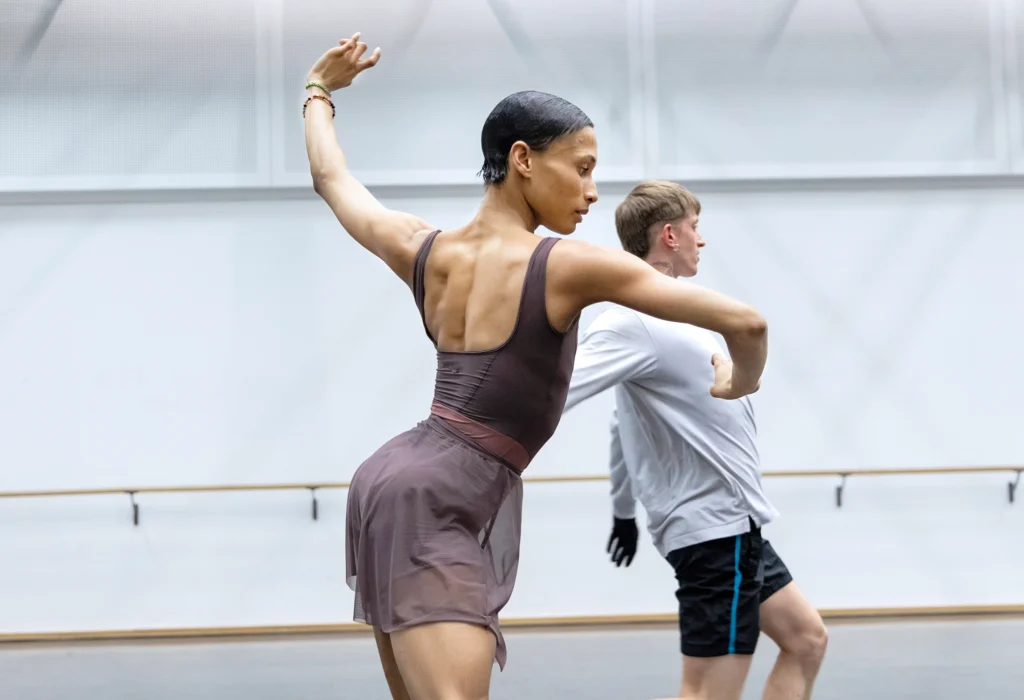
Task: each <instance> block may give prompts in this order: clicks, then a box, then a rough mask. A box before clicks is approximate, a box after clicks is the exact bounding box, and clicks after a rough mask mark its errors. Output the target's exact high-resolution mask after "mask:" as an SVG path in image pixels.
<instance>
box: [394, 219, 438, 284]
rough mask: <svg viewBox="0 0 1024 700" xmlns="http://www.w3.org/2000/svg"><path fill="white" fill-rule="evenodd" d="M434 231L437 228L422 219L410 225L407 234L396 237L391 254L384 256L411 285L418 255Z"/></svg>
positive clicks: (397, 273) (395, 270) (403, 279)
mask: <svg viewBox="0 0 1024 700" xmlns="http://www.w3.org/2000/svg"><path fill="white" fill-rule="evenodd" d="M410 223H411V222H410ZM434 231H437V229H436V228H431V227H428V226H427V225H426V224H425V222H422V221H419V222H416V223H415V224H413V225H410V226H409V227H408V230H407V233H406V235H404V236H398V237H396V241H395V246H394V248H392V249H391V250H390V251H389V253H390V254H389V255H388V256H387V257H384V262H385V263H387V265H388V267H390V268H391V269H392V270H393V271H394V272H395V274H396V275H398V276H399V277H400V278H401V279H402V281H403V282H405V283H406V284H407V285H408V286H410V287H411V286H412V275H413V268H414V267H415V264H416V255H417V254H418V253H419V251H420V248H422V247H423V244H424V243H425V242H426V240H427V237H428V236H429V235H430V234H432V233H433V232H434Z"/></svg>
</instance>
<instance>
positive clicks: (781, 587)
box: [565, 181, 827, 700]
mask: <svg viewBox="0 0 1024 700" xmlns="http://www.w3.org/2000/svg"><path fill="white" fill-rule="evenodd" d="M700 210H701V206H700V202H699V201H698V200H697V198H696V197H694V196H693V195H692V194H691V193H690V192H688V191H687V190H686V189H684V188H683V187H681V186H679V185H677V184H674V183H670V182H662V181H647V182H642V183H640V184H639V185H637V186H636V187H635V188H633V190H632V191H631V192H630V193H629V195H628V196H627V197H626V198H625V200H624V201H623V202H621V203H620V204H619V206H618V207H617V208H616V210H615V227H616V230H617V232H618V235H619V240H620V241H621V243H622V247H623V248H624V249H625V250H626V251H627V252H629V253H632V254H633V255H636V256H637V257H639V258H642V259H643V260H645V261H646V262H647V263H649V264H650V265H652V266H653V267H655V268H656V269H658V270H661V271H662V272H664V273H665V274H666V275H669V276H670V277H692V276H694V275H695V274H696V273H697V265H698V262H699V259H700V249H701V248H703V247H704V240H703V239H702V238H701V236H700V234H699V233H698V232H697V219H698V216H699V214H700ZM680 284H686V282H683V281H680ZM731 372H732V363H731V361H730V360H729V358H728V357H726V355H725V352H724V351H723V350H722V347H721V346H720V345H719V343H718V341H717V340H716V338H715V336H714V335H713V334H711V333H710V332H708V331H706V330H703V329H700V328H697V327H695V326H692V325H689V324H682V323H669V322H665V321H661V320H659V319H655V318H652V317H650V316H647V315H644V314H641V313H637V312H635V311H633V310H630V309H626V308H623V307H619V306H617V307H613V308H612V309H610V310H608V311H605V312H604V313H602V314H601V316H599V317H598V318H597V320H595V321H594V323H593V324H592V325H591V326H590V327H589V328H588V329H587V331H586V334H585V335H584V337H583V338H582V340H581V342H580V345H579V348H578V350H577V353H576V364H575V369H574V371H573V375H572V382H571V384H570V389H569V397H568V400H567V402H566V406H565V410H566V411H568V410H569V409H571V408H572V407H573V406H574V405H576V404H577V403H579V402H580V401H582V400H584V399H586V398H589V397H591V396H593V395H595V394H598V393H600V392H602V391H604V390H605V389H608V388H611V387H614V389H615V404H616V405H615V412H614V413H613V415H612V424H611V432H612V443H611V478H612V510H613V522H614V526H613V529H612V535H611V539H610V540H609V542H608V551H609V552H611V553H612V561H613V562H614V563H615V565H616V566H620V565H621V564H623V563H625V565H626V566H629V565H630V563H631V562H632V560H633V557H634V555H635V554H636V546H637V536H638V533H637V527H636V521H635V510H634V507H635V500H639V501H640V502H641V503H642V504H643V506H644V508H645V510H646V511H647V516H648V530H649V532H650V534H651V537H652V538H653V540H654V546H655V547H656V548H657V550H658V552H659V553H660V554H661V555H662V556H663V557H665V559H667V560H668V562H669V564H670V565H671V566H672V568H673V569H674V570H675V575H676V580H677V581H678V590H677V592H676V598H677V599H678V600H679V628H680V633H681V637H682V654H683V680H682V688H681V695H682V697H683V698H700V699H707V700H739V699H740V695H741V693H742V690H743V685H744V683H745V681H746V677H747V673H748V671H749V669H750V662H751V658H752V655H753V653H754V649H755V647H756V646H757V642H758V638H759V636H760V632H761V631H764V632H765V634H767V635H768V636H769V637H771V638H772V640H773V641H775V643H776V644H778V646H779V649H780V653H779V656H778V659H777V661H776V663H775V667H774V669H773V670H772V673H771V675H770V676H769V678H768V682H767V684H766V687H765V690H764V696H763V698H764V700H806V699H807V698H809V697H810V695H811V689H812V687H813V685H814V681H815V678H816V676H817V674H818V669H819V668H820V666H821V663H822V659H823V658H824V654H825V647H826V643H827V632H826V629H825V625H824V623H823V622H822V619H821V617H820V615H819V614H818V612H817V611H816V610H815V609H814V608H813V607H812V606H811V605H810V603H809V602H808V601H807V599H806V598H805V597H804V596H803V594H802V593H801V592H800V590H799V589H798V588H797V586H796V584H795V583H793V579H792V576H791V575H790V572H789V570H788V569H787V568H786V565H785V564H784V563H783V561H782V559H781V558H779V556H778V554H777V553H776V552H775V550H774V549H773V548H772V546H771V544H769V542H768V540H766V539H763V538H762V536H761V527H762V526H763V525H765V524H767V523H768V522H770V521H771V520H772V519H773V518H774V517H775V516H776V515H777V512H776V511H775V509H774V508H773V507H772V505H771V504H770V503H769V502H768V499H767V498H766V497H765V495H764V492H763V490H762V487H761V477H760V465H759V461H758V452H757V445H756V434H757V428H756V424H755V420H754V411H753V407H752V405H751V402H750V399H749V397H743V398H741V399H738V400H734V401H726V400H722V399H717V398H714V397H713V396H711V393H710V391H709V389H710V387H711V385H712V383H713V382H714V381H715V379H722V378H727V377H728V376H729V373H731Z"/></svg>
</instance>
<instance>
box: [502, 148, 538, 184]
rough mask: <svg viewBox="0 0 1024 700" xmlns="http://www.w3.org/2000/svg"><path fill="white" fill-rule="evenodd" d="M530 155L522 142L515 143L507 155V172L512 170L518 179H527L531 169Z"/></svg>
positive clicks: (528, 149)
mask: <svg viewBox="0 0 1024 700" xmlns="http://www.w3.org/2000/svg"><path fill="white" fill-rule="evenodd" d="M531 155H532V153H531V151H530V147H529V146H527V145H526V144H525V143H524V142H522V141H516V142H515V143H514V144H512V148H511V149H510V150H509V153H508V164H509V170H512V169H513V168H514V169H515V170H516V172H518V173H519V175H520V177H524V178H527V179H529V178H530V176H531V174H532V169H533V163H532V161H531Z"/></svg>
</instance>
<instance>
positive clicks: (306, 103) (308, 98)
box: [302, 95, 336, 119]
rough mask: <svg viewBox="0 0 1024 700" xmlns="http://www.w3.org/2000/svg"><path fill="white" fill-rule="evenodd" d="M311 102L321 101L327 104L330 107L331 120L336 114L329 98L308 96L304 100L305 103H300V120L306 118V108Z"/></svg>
mask: <svg viewBox="0 0 1024 700" xmlns="http://www.w3.org/2000/svg"><path fill="white" fill-rule="evenodd" d="M311 100H323V101H324V102H326V103H327V104H329V105H330V106H331V119H333V118H334V115H335V113H336V112H335V110H334V103H333V102H331V98H329V97H324V96H323V95H310V96H309V97H307V98H306V101H305V102H303V103H302V118H303V119H305V118H306V107H308V106H309V103H310V101H311Z"/></svg>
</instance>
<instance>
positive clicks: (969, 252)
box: [0, 183, 1024, 633]
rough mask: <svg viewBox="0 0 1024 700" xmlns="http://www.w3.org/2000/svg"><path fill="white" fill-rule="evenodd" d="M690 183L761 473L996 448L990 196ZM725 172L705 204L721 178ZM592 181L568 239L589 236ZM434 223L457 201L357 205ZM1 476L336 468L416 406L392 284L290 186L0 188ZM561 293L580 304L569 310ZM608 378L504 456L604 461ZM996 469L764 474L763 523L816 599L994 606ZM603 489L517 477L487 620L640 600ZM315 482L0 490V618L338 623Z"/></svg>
mask: <svg viewBox="0 0 1024 700" xmlns="http://www.w3.org/2000/svg"><path fill="white" fill-rule="evenodd" d="M705 190H706V191H700V190H698V193H699V194H700V195H701V196H702V199H703V202H704V205H705V212H704V214H703V215H702V230H703V232H704V235H705V237H706V238H707V240H708V248H707V251H706V254H705V255H704V256H703V265H704V267H703V269H702V271H701V275H700V277H699V278H698V281H702V282H703V283H705V284H708V285H710V286H714V287H716V288H719V289H722V290H724V291H726V292H728V293H730V294H733V295H736V296H738V297H740V298H742V299H745V300H749V301H750V302H752V303H754V304H756V305H757V306H758V308H760V309H762V310H763V311H764V312H765V314H766V315H767V317H768V319H769V322H770V324H771V331H770V338H771V358H770V361H769V367H768V370H767V374H766V380H765V382H764V388H763V389H762V391H761V392H760V393H759V394H758V395H757V397H756V409H757V413H758V417H759V423H760V433H761V446H762V454H763V459H764V464H765V468H766V470H769V471H770V470H773V469H774V470H778V469H846V468H849V469H857V468H863V467H876V466H891V467H896V466H907V467H929V466H954V465H966V466H973V465H991V464H1020V463H1024V448H1022V447H1021V443H1020V441H1019V439H1017V437H1016V434H1015V432H1014V430H1015V428H1016V427H1017V426H1018V424H1019V419H1020V416H1021V412H1020V410H1019V408H1018V397H1019V395H1020V391H1021V388H1022V387H1024V370H1022V369H1021V368H1020V367H1019V363H1015V362H1014V361H1013V359H1012V358H1013V357H1014V353H1015V348H1016V347H1017V346H1018V345H1019V344H1020V342H1021V340H1022V337H1021V325H1020V322H1019V314H1017V313H1016V312H1015V311H1014V308H1015V305H1016V304H1015V303H1014V302H1013V301H1012V300H1016V299H1020V298H1022V296H1024V294H1022V293H1024V282H1022V281H1021V277H1020V275H1019V274H1016V270H1017V265H1018V263H1019V261H1020V260H1021V258H1022V255H1024V238H1022V237H1021V236H1019V235H1017V233H1018V232H1019V231H1020V230H1021V227H1022V226H1024V203H1022V202H1024V199H1022V198H1021V191H1020V189H1015V188H1010V187H1005V188H999V187H996V186H990V187H985V188H971V187H964V186H963V184H962V183H953V184H950V185H949V186H938V187H936V186H928V187H924V186H922V187H911V186H900V187H895V188H893V186H892V185H891V183H890V184H889V185H887V186H885V187H884V188H878V189H872V188H870V187H867V186H861V187H857V188H850V187H847V188H828V187H825V186H821V185H819V186H803V187H800V188H794V189H789V188H786V187H774V188H770V190H769V188H764V187H761V188H753V189H751V188H746V189H744V190H739V189H737V188H727V187H718V188H712V187H707V188H705ZM730 190H732V191H730ZM621 192H622V190H621V188H606V189H605V190H604V191H603V192H602V194H603V195H604V197H603V199H602V200H601V202H599V204H598V206H597V207H596V208H595V210H594V211H593V212H592V214H591V217H590V218H589V219H588V221H587V222H586V223H585V224H584V225H583V226H582V227H581V229H580V231H579V232H578V234H577V235H580V236H583V237H586V238H588V239H590V240H596V241H602V242H605V243H608V244H613V243H614V240H615V239H614V233H613V230H612V217H611V212H612V209H613V208H614V205H615V203H616V202H617V201H618V198H619V197H620V196H621ZM386 201H387V203H388V204H390V205H392V206H396V207H402V208H404V209H407V210H410V211H414V212H416V213H418V214H420V215H421V216H424V217H425V218H427V219H428V220H430V221H431V222H433V223H435V224H436V225H438V226H450V225H453V224H455V223H457V222H459V221H461V220H463V219H465V218H466V217H468V216H469V215H470V214H471V213H472V212H473V211H474V208H475V205H476V198H475V196H472V195H466V196H458V197H456V196H451V197H435V198H432V199H419V200H415V199H404V200H386ZM0 232H2V233H0V396H2V397H3V400H2V401H0V464H3V465H4V468H3V470H0V490H16V489H36V488H80V487H104V486H122V485H160V484H191V483H195V484H203V483H236V482H238V483H263V482H280V481H318V480H321V481H341V480H346V479H347V478H348V477H349V476H350V475H351V474H352V472H353V470H354V469H355V468H356V466H358V464H359V462H360V461H361V460H362V459H363V458H365V457H366V456H367V455H368V454H370V453H371V452H372V451H373V450H374V449H375V448H376V447H377V446H378V445H379V444H380V443H381V442H383V441H384V440H386V439H387V438H388V437H390V436H391V435H393V434H394V433H396V432H398V431H401V430H404V429H406V428H407V427H410V426H411V425H412V424H413V423H415V422H416V421H418V420H419V419H421V418H422V417H423V416H424V415H425V413H426V411H427V407H428V405H429V400H430V396H431V389H432V386H431V383H432V378H433V363H434V358H433V354H432V350H431V347H430V345H429V342H428V341H427V340H426V338H425V337H424V336H423V334H422V330H421V328H420V326H419V324H418V320H417V316H416V311H415V307H414V305H413V303H412V298H411V295H410V294H409V292H408V291H407V290H406V289H405V288H404V287H403V286H402V284H401V283H400V282H398V281H397V280H395V279H392V278H391V277H390V276H389V273H387V271H386V270H385V269H384V267H383V266H382V265H381V264H379V263H377V262H376V261H374V260H373V259H372V258H370V257H369V256H368V255H367V254H365V253H364V252H363V251H362V250H361V249H360V248H358V247H357V246H356V245H355V244H354V243H352V242H351V241H350V240H349V239H348V238H347V237H346V236H345V234H344V232H343V231H342V230H341V229H340V228H339V227H338V226H337V224H336V223H335V222H334V220H333V218H332V217H331V215H330V213H329V211H328V210H327V209H326V207H325V206H324V205H323V204H322V203H320V202H318V201H315V200H313V199H311V198H299V199H287V198H276V199H272V200H269V201H266V200H264V201H255V200H254V201H220V202H216V201H206V202H202V201H185V202H177V203H173V202H169V203H152V202H151V203H126V204H83V205H50V206H41V205H25V206H15V205H8V206H3V207H0ZM595 311H596V310H592V311H591V312H589V313H588V314H587V317H586V318H585V323H586V322H589V320H590V319H592V318H593V316H594V312H595ZM609 401H610V396H607V395H606V396H601V397H597V398H595V399H594V400H592V401H591V402H590V403H589V404H584V405H582V406H581V407H579V408H578V409H576V410H575V411H573V412H571V413H570V414H568V415H567V416H566V418H565V420H564V421H563V423H562V425H561V427H560V429H559V432H558V433H557V434H556V436H555V437H554V438H553V439H552V441H551V443H550V444H549V445H548V446H547V447H546V448H545V449H544V451H543V452H542V454H541V455H540V457H539V458H538V459H537V460H536V462H535V463H534V464H533V465H532V466H531V467H530V470H529V472H528V473H529V474H533V475H553V474H594V473H601V472H602V471H603V470H604V468H605V459H606V456H607V446H606V439H605V429H606V424H607V411H608V408H609V405H610V404H609ZM1006 480H1007V477H1005V476H1002V475H990V476H968V477H916V478H906V479H902V478H900V479H896V478H870V477H862V478H854V479H851V480H850V482H849V483H848V485H847V487H846V498H845V503H844V506H843V508H842V509H841V510H837V509H836V508H835V506H834V502H833V492H832V490H833V487H834V486H835V483H836V482H835V481H834V480H832V479H769V480H768V489H769V493H770V495H771V497H772V498H773V499H774V501H775V502H776V504H777V505H778V507H779V508H780V510H781V511H782V513H783V517H782V519H781V520H780V521H778V523H777V524H774V525H772V526H770V527H769V529H768V535H769V537H771V539H772V540H773V541H774V542H775V543H776V545H777V547H778V548H779V550H780V551H781V552H782V554H783V556H785V557H786V558H787V560H789V561H790V563H791V566H792V568H793V569H794V571H795V573H796V575H797V576H798V578H799V580H800V581H801V583H802V584H803V585H804V587H805V588H806V589H807V591H808V592H809V594H810V595H811V597H812V599H813V600H814V602H815V603H816V604H818V605H819V606H821V607H885V606H904V605H957V604H985V603H1022V602H1024V599H1022V597H1021V591H1022V590H1024V566H1022V565H1021V558H1020V556H1019V554H1020V553H1021V551H1022V549H1024V545H1022V544H1021V538H1020V533H1021V532H1022V531H1024V530H1022V525H1024V508H1022V506H1021V504H1020V503H1018V504H1016V505H1015V506H1010V505H1009V504H1008V503H1007V499H1006V486H1005V482H1006ZM606 492H607V484H606V483H600V482H599V483H592V484H562V485H556V484H547V485H544V484H536V485H530V486H529V487H528V489H527V495H526V506H525V507H526V513H525V526H524V534H523V560H522V565H521V570H520V579H519V585H518V587H517V590H516V594H515V596H514V598H513V600H512V603H511V604H510V605H509V607H508V608H507V611H506V612H507V615H508V616H510V617H534V616H548V615H556V616H562V615H585V614H625V613H646V612H671V611H672V610H673V605H674V598H673V596H672V586H671V584H672V578H671V574H670V571H669V570H668V568H667V565H665V564H663V563H662V562H661V561H660V560H658V558H657V556H656V554H655V553H654V551H653V549H652V548H651V546H650V543H649V539H646V538H645V539H644V541H643V543H642V545H641V546H642V549H641V552H640V555H639V557H638V559H637V560H636V562H635V563H634V565H633V567H631V568H630V569H628V570H616V569H615V568H614V567H612V566H611V565H610V564H609V563H608V562H607V561H606V555H605V554H604V551H603V547H604V544H605V541H606V539H607V535H608V523H609V518H610V515H609V508H608V502H607V495H606ZM344 495H345V494H344V492H324V493H321V494H320V501H321V508H320V520H319V521H318V522H313V521H312V519H311V518H310V512H309V508H310V507H309V496H308V495H307V494H304V493H301V492H295V493H269V494H204V495H166V496H163V495H161V496H153V495H147V496H142V497H139V499H138V501H139V503H140V504H141V523H140V526H139V527H138V528H135V527H133V526H132V525H131V520H130V508H129V504H128V500H127V498H126V497H123V496H121V497H105V496H104V497H90V498H68V499H44V500H8V501H0V528H3V529H4V531H5V532H6V534H5V536H4V537H0V557H2V558H3V560H4V561H7V562H10V565H8V566H4V567H2V568H0V593H2V594H3V597H4V599H5V600H8V601H15V600H16V601H18V604H17V605H6V606H0V633H13V632H33V631H56V630H89V629H127V628H150V627H182V626H184V627H189V626H233V625H262V624H303V623H324V622H345V621H348V620H350V614H351V610H350V607H351V597H350V595H349V593H348V590H347V589H346V588H345V586H344V549H343V528H344Z"/></svg>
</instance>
